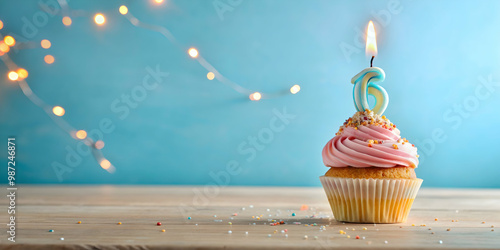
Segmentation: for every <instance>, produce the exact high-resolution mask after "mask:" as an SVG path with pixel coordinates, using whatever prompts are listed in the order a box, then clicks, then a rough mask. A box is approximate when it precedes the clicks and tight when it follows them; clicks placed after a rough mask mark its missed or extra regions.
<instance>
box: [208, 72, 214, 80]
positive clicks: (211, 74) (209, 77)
mask: <svg viewBox="0 0 500 250" xmlns="http://www.w3.org/2000/svg"><path fill="white" fill-rule="evenodd" d="M207 78H208V80H213V79H214V78H215V74H214V73H213V72H208V74H207Z"/></svg>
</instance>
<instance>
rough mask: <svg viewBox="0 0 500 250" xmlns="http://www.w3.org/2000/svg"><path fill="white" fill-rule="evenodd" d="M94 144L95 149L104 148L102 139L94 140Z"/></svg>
mask: <svg viewBox="0 0 500 250" xmlns="http://www.w3.org/2000/svg"><path fill="white" fill-rule="evenodd" d="M94 146H95V148H97V149H102V148H104V142H103V141H101V140H98V141H96V142H95V145H94Z"/></svg>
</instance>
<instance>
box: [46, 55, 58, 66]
mask: <svg viewBox="0 0 500 250" xmlns="http://www.w3.org/2000/svg"><path fill="white" fill-rule="evenodd" d="M43 60H44V61H45V62H46V63H47V64H52V63H54V61H55V59H54V57H53V56H52V55H46V56H45V57H44V58H43Z"/></svg>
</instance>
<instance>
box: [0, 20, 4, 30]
mask: <svg viewBox="0 0 500 250" xmlns="http://www.w3.org/2000/svg"><path fill="white" fill-rule="evenodd" d="M2 28H3V22H2V20H0V30H1V29H2Z"/></svg>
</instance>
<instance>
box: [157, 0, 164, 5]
mask: <svg viewBox="0 0 500 250" xmlns="http://www.w3.org/2000/svg"><path fill="white" fill-rule="evenodd" d="M155 2H156V3H157V4H160V3H163V0H155Z"/></svg>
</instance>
